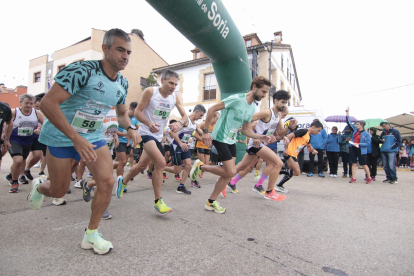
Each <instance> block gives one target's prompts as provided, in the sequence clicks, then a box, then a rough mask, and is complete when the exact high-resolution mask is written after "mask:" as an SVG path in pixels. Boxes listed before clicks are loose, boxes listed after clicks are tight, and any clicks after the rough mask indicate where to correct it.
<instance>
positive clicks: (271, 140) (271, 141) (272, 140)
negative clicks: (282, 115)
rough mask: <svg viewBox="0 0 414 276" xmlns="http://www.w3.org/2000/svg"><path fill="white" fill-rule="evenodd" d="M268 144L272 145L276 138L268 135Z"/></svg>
mask: <svg viewBox="0 0 414 276" xmlns="http://www.w3.org/2000/svg"><path fill="white" fill-rule="evenodd" d="M269 137H270V144H273V143H274V142H276V136H274V135H270V136H269Z"/></svg>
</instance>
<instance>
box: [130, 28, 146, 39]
mask: <svg viewBox="0 0 414 276" xmlns="http://www.w3.org/2000/svg"><path fill="white" fill-rule="evenodd" d="M131 33H132V34H135V35H137V36H139V37H140V38H141V39H142V40H144V41H145V39H144V33H143V32H142V31H141V30H140V29H132V31H131Z"/></svg>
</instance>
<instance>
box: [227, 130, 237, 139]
mask: <svg viewBox="0 0 414 276" xmlns="http://www.w3.org/2000/svg"><path fill="white" fill-rule="evenodd" d="M236 136H237V128H232V129H230V131H229V135H227V140H229V141H236Z"/></svg>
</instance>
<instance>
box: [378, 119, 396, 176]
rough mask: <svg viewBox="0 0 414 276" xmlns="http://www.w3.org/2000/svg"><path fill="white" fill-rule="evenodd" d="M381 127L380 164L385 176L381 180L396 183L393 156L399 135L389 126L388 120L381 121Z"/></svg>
mask: <svg viewBox="0 0 414 276" xmlns="http://www.w3.org/2000/svg"><path fill="white" fill-rule="evenodd" d="M381 127H382V129H383V131H382V133H381V136H380V142H381V143H382V146H381V157H382V165H383V166H384V171H385V174H386V176H387V178H386V179H385V180H384V181H383V182H384V183H385V182H389V183H390V184H396V183H398V182H397V180H398V178H397V170H396V168H395V156H396V155H397V152H398V151H399V148H400V144H401V135H400V132H399V131H398V130H396V129H395V128H393V127H391V126H390V123H388V122H382V123H381Z"/></svg>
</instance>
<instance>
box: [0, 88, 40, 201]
mask: <svg viewBox="0 0 414 276" xmlns="http://www.w3.org/2000/svg"><path fill="white" fill-rule="evenodd" d="M34 101H35V98H34V96H33V95H30V94H23V95H21V96H20V108H15V109H12V118H13V131H12V132H11V136H9V137H7V136H6V140H8V139H10V143H11V148H10V149H9V153H10V156H11V157H12V158H13V164H12V166H11V168H10V170H11V176H12V177H11V184H12V188H11V189H10V191H9V192H10V193H17V192H19V182H20V183H21V184H28V183H29V182H28V181H27V180H26V177H25V176H24V166H25V164H26V159H27V156H28V155H29V153H30V150H31V147H32V144H33V131H34V130H35V129H37V126H38V123H39V122H40V123H43V120H44V117H43V115H42V113H40V112H39V111H37V110H36V109H34V108H33V104H34ZM19 175H20V176H19ZM17 179H19V182H18V180H17Z"/></svg>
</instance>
